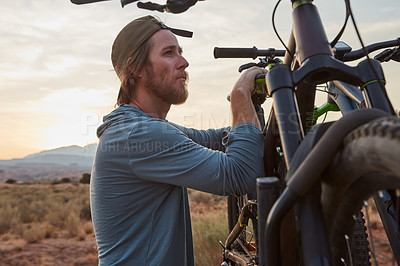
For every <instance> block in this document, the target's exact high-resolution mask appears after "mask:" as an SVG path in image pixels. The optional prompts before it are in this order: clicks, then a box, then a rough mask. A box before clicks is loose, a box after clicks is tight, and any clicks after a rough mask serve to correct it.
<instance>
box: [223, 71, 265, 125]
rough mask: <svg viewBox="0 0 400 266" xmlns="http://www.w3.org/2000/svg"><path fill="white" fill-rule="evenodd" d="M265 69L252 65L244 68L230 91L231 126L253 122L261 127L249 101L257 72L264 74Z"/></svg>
mask: <svg viewBox="0 0 400 266" xmlns="http://www.w3.org/2000/svg"><path fill="white" fill-rule="evenodd" d="M265 73H267V70H266V69H264V68H259V67H252V68H249V69H248V70H246V71H245V72H244V73H243V74H242V75H241V76H240V78H239V79H238V81H237V82H236V84H235V86H234V87H233V90H232V92H231V98H230V100H231V109H232V116H233V117H232V127H234V126H236V125H239V124H241V123H253V124H255V125H256V126H258V127H259V128H260V129H261V126H260V121H259V120H258V117H257V114H256V111H255V109H254V106H253V102H252V101H251V93H252V92H253V90H254V82H255V78H256V76H257V75H258V74H265Z"/></svg>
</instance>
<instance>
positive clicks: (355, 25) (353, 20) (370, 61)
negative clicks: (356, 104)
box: [345, 0, 385, 91]
mask: <svg viewBox="0 0 400 266" xmlns="http://www.w3.org/2000/svg"><path fill="white" fill-rule="evenodd" d="M345 2H346V5H347V7H348V11H349V13H350V16H351V20H352V22H353V26H354V30H355V31H356V34H357V37H358V40H359V41H360V44H361V47H362V50H363V52H364V55H365V56H366V58H367V62H368V65H369V66H370V68H371V69H372V72H373V73H374V76H375V78H376V80H377V82H378V84H379V85H380V87H381V89H382V90H383V91H385V87H384V85H383V81H382V80H380V79H379V75H378V72H377V71H376V69H375V67H374V66H373V65H372V60H371V58H370V57H369V54H368V51H367V49H366V48H365V45H364V42H363V40H362V38H361V34H360V32H359V30H358V27H357V23H356V21H355V18H354V14H353V11H352V10H351V6H350V0H345Z"/></svg>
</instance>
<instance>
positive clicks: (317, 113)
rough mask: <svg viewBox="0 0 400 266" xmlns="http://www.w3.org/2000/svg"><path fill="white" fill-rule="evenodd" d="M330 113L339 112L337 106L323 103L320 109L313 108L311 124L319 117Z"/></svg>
mask: <svg viewBox="0 0 400 266" xmlns="http://www.w3.org/2000/svg"><path fill="white" fill-rule="evenodd" d="M330 111H332V112H337V111H340V109H339V106H337V105H336V104H332V103H324V104H323V105H321V106H320V107H314V115H313V122H314V123H315V122H316V121H317V119H318V118H319V117H320V116H321V115H323V114H325V113H327V112H330Z"/></svg>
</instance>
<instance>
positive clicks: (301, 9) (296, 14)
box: [258, 1, 394, 265]
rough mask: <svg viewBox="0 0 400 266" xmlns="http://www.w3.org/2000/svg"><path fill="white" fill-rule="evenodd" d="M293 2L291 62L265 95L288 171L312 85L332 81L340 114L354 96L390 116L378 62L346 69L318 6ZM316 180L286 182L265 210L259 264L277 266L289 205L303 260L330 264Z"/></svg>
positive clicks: (274, 72) (270, 79)
mask: <svg viewBox="0 0 400 266" xmlns="http://www.w3.org/2000/svg"><path fill="white" fill-rule="evenodd" d="M292 3H293V7H294V9H293V30H292V34H291V38H290V40H289V50H290V53H291V54H292V55H293V54H294V51H295V47H297V58H296V61H293V58H292V57H291V56H290V55H289V53H287V54H286V56H285V60H284V64H283V65H276V66H274V67H273V68H272V69H271V70H270V71H269V72H268V74H267V77H266V82H267V88H268V93H269V95H271V96H272V98H273V101H274V105H273V112H274V114H275V116H274V117H273V116H270V120H269V121H268V123H275V122H274V121H273V120H272V119H276V124H277V127H278V130H279V135H280V139H281V145H282V148H283V154H284V161H285V164H286V166H287V169H288V170H289V171H290V170H292V169H291V167H292V165H291V164H292V161H293V157H294V155H295V152H296V151H297V149H298V147H299V144H300V143H301V141H302V140H303V138H304V136H305V134H306V132H307V131H308V130H309V128H310V125H308V123H307V121H309V120H310V114H312V113H313V108H314V99H315V86H316V85H318V84H322V83H326V82H329V81H332V80H337V81H336V82H333V84H334V85H335V86H333V87H331V90H332V91H336V92H337V93H338V95H341V97H338V100H337V103H338V104H339V105H340V108H343V111H344V112H347V111H350V110H353V109H355V108H357V105H356V104H355V103H354V102H353V101H349V100H348V99H349V97H353V98H352V99H353V100H356V103H358V102H357V101H359V102H360V103H361V102H362V100H361V99H365V105H366V107H368V108H377V109H380V110H382V111H384V112H386V113H387V114H394V109H393V107H392V105H391V103H390V101H389V99H388V96H387V93H386V90H385V87H384V84H383V82H382V81H384V75H383V71H382V68H381V66H380V63H379V62H378V61H375V60H371V61H366V60H364V61H362V62H361V63H359V64H358V65H357V66H356V67H350V66H347V65H345V64H344V63H343V62H341V61H339V60H337V59H335V58H334V57H333V56H332V51H331V47H330V45H329V42H328V40H327V37H326V34H325V32H324V28H323V26H322V23H321V20H320V18H319V14H318V11H317V8H316V7H315V6H314V5H313V4H312V1H292ZM291 66H295V67H293V68H291ZM296 66H299V67H298V68H297V67H296ZM372 67H373V68H374V69H372ZM376 75H377V76H376ZM341 82H345V83H347V84H349V85H345V86H343V84H344V83H341ZM352 86H355V87H361V88H362V94H363V97H361V94H360V93H358V92H357V93H355V91H356V90H355V89H354V88H353V87H352ZM357 91H358V89H357ZM341 110H342V109H341ZM272 117H273V118H272ZM311 119H312V118H311ZM318 180H319V176H318V175H314V176H310V177H307V179H306V183H303V184H301V183H300V182H296V180H289V181H288V182H287V187H286V188H285V190H284V192H283V193H282V194H281V196H280V197H279V198H277V199H276V202H275V204H274V207H273V208H272V210H271V211H270V212H269V214H268V220H267V222H266V226H265V235H263V234H264V233H262V231H260V228H259V232H260V246H262V247H263V249H262V250H261V251H260V265H280V263H281V261H280V241H279V239H280V236H279V234H280V232H281V230H280V224H281V222H282V221H283V218H284V216H285V215H286V213H287V212H288V211H289V210H290V209H291V208H292V207H293V210H294V213H295V214H296V218H297V220H296V224H297V225H298V229H297V230H298V231H301V232H302V233H301V238H302V239H301V240H300V241H301V247H302V259H303V262H304V264H305V265H311V264H313V263H315V262H316V261H318V262H321V265H322V264H323V265H325V264H324V263H327V264H329V263H330V261H331V255H330V248H329V241H328V239H327V236H326V232H325V229H324V228H323V226H320V225H322V224H324V222H323V216H322V209H321V205H320V203H319V200H315V199H314V198H315V197H319V196H320V188H319V187H320V186H319V182H317V181H318ZM303 181H304V180H303ZM261 194H262V192H261ZM258 197H260V196H258ZM269 200H270V201H271V199H269ZM260 204H261V201H259V206H258V208H259V209H263V208H264V207H263V206H261V205H260ZM269 205H271V204H269ZM266 208H267V209H268V208H269V206H266ZM310 224H312V225H313V226H310ZM262 226H263V225H261V227H262ZM310 237H313V241H309V240H310V239H309V238H310ZM264 251H265V253H264ZM289 256H290V255H289Z"/></svg>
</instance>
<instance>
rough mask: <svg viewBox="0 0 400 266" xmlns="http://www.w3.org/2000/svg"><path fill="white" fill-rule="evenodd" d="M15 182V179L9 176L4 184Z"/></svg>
mask: <svg viewBox="0 0 400 266" xmlns="http://www.w3.org/2000/svg"><path fill="white" fill-rule="evenodd" d="M15 183H17V180H14V179H11V178H10V179H7V180H6V184H15Z"/></svg>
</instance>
